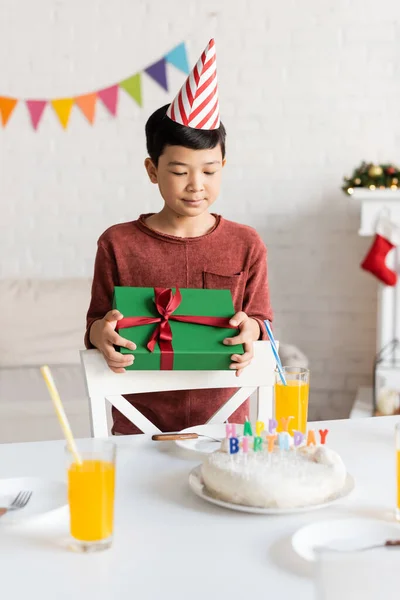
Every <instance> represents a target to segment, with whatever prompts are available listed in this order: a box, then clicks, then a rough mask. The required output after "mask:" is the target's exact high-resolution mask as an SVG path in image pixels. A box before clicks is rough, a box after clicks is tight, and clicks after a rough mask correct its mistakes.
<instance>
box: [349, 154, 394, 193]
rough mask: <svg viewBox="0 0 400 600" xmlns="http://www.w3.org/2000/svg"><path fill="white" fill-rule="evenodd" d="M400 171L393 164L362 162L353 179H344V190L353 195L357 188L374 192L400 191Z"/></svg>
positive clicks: (355, 170)
mask: <svg viewBox="0 0 400 600" xmlns="http://www.w3.org/2000/svg"><path fill="white" fill-rule="evenodd" d="M399 182H400V170H399V169H398V167H396V166H395V165H393V164H390V163H387V164H380V165H376V164H374V163H367V162H364V161H363V162H362V163H361V165H360V166H359V167H357V168H356V169H354V172H353V175H352V176H351V177H344V183H343V186H342V190H343V191H344V192H346V193H347V194H349V195H351V194H353V193H354V190H355V188H367V189H369V190H371V191H373V190H386V189H390V190H397V189H400V183H399Z"/></svg>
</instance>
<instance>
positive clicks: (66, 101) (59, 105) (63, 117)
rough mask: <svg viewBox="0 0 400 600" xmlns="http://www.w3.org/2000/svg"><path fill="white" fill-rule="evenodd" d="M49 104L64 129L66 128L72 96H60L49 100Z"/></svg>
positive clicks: (71, 105) (72, 103)
mask: <svg viewBox="0 0 400 600" xmlns="http://www.w3.org/2000/svg"><path fill="white" fill-rule="evenodd" d="M51 105H52V107H53V108H54V111H55V113H56V115H57V117H58V120H59V121H60V123H61V125H62V126H63V128H64V129H66V128H67V125H68V121H69V117H70V114H71V110H72V107H73V105H74V99H73V98H60V99H58V100H51Z"/></svg>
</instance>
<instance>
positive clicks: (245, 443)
mask: <svg viewBox="0 0 400 600" xmlns="http://www.w3.org/2000/svg"><path fill="white" fill-rule="evenodd" d="M242 450H243V454H247V453H248V451H249V438H248V436H245V437H244V438H243V439H242Z"/></svg>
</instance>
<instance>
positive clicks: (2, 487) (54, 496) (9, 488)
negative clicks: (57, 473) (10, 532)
mask: <svg viewBox="0 0 400 600" xmlns="http://www.w3.org/2000/svg"><path fill="white" fill-rule="evenodd" d="M25 491H26V492H29V491H30V492H32V497H31V499H30V500H29V502H28V504H27V505H26V506H25V508H22V509H20V510H13V511H10V512H8V513H6V514H5V515H3V516H2V517H0V524H6V523H19V522H20V521H24V520H25V519H29V518H31V517H36V516H38V515H42V514H45V513H48V512H50V511H52V510H55V509H57V508H61V507H62V506H65V505H66V504H67V486H66V484H65V483H61V482H58V481H47V480H46V479H38V478H35V477H19V478H16V479H0V506H8V505H9V504H11V502H12V501H13V500H14V498H15V497H16V495H17V494H18V493H19V492H25Z"/></svg>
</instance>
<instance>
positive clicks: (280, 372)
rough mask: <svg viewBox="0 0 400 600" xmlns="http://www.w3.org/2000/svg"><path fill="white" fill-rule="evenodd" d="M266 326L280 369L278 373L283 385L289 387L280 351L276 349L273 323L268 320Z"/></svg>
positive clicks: (265, 322)
mask: <svg viewBox="0 0 400 600" xmlns="http://www.w3.org/2000/svg"><path fill="white" fill-rule="evenodd" d="M264 325H265V327H266V329H267V333H268V337H269V341H270V342H271V348H272V353H273V355H274V356H275V360H276V366H277V367H278V372H279V377H280V378H281V381H282V383H283V385H287V383H286V379H285V375H284V374H283V367H282V363H281V359H280V358H279V354H278V349H277V347H276V342H275V338H274V335H273V333H272V329H271V323H270V322H269V321H268V320H265V321H264Z"/></svg>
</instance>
